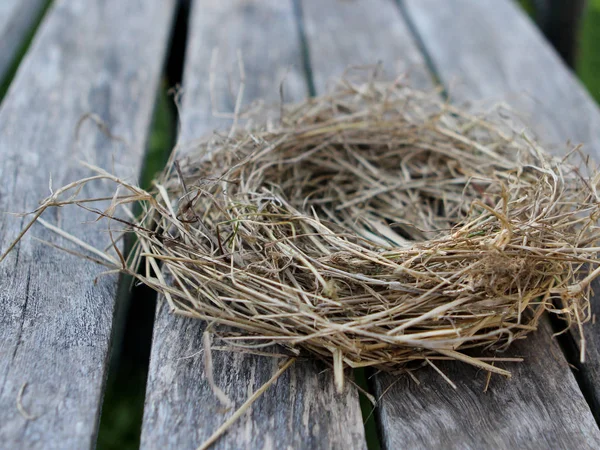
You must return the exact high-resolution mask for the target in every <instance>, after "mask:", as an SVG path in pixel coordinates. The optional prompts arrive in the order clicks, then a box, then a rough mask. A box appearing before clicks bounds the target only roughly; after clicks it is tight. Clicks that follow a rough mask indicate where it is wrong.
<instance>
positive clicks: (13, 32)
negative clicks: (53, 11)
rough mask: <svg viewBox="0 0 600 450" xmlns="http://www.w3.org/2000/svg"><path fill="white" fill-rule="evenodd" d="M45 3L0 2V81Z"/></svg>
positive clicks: (43, 0)
mask: <svg viewBox="0 0 600 450" xmlns="http://www.w3.org/2000/svg"><path fill="white" fill-rule="evenodd" d="M46 1H47V0H2V2H0V81H2V80H3V79H4V76H5V75H6V72H7V70H8V69H9V67H10V65H11V63H12V61H13V59H14V58H15V57H16V55H17V51H18V50H19V48H20V46H21V45H22V43H23V40H24V39H25V37H26V36H27V33H29V31H30V29H31V27H32V26H33V24H34V23H35V20H36V18H37V17H38V15H39V14H40V11H41V9H42V7H43V6H44V4H45V3H46Z"/></svg>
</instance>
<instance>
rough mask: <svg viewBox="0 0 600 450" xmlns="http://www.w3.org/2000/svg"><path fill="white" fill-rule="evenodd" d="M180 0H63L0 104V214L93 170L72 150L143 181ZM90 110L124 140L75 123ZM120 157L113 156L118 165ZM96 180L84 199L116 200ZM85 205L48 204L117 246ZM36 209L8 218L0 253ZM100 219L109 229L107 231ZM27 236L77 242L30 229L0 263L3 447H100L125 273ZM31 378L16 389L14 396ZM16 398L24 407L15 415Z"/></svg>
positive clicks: (53, 214)
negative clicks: (119, 287) (77, 135)
mask: <svg viewBox="0 0 600 450" xmlns="http://www.w3.org/2000/svg"><path fill="white" fill-rule="evenodd" d="M173 10H174V2H173V1H164V0H150V1H148V0H133V1H128V2H122V1H121V0H107V1H103V2H97V1H94V0H70V1H59V2H56V4H55V6H54V7H53V8H52V10H51V11H50V12H49V15H48V17H47V18H46V20H45V21H44V23H43V24H42V27H41V28H40V30H39V33H38V34H37V37H36V38H35V40H34V42H33V44H32V48H31V50H30V51H29V52H28V54H27V56H26V57H25V59H24V61H23V63H22V65H21V67H20V70H19V72H18V74H17V77H16V78H15V80H14V81H13V84H12V87H11V89H10V91H9V93H8V95H7V97H6V98H5V99H4V102H3V103H2V107H1V109H0V155H2V163H1V164H0V210H1V211H3V212H5V211H16V212H23V211H31V210H33V209H34V208H35V207H36V206H37V205H38V201H39V200H40V199H42V198H44V197H46V196H47V195H49V188H48V182H49V177H50V176H51V177H52V181H53V185H54V186H55V187H56V186H62V185H64V184H66V183H68V182H71V181H74V180H76V179H79V178H81V177H83V176H88V175H89V173H90V172H89V170H87V169H84V168H83V167H81V166H80V165H79V164H78V163H77V159H84V160H86V161H88V162H91V163H94V164H97V165H100V166H102V167H105V168H106V169H109V170H113V167H114V170H115V171H116V172H117V173H119V174H122V175H129V176H132V177H137V175H138V171H139V169H140V166H141V161H142V156H143V152H144V149H145V143H146V138H147V133H148V129H149V125H150V121H151V116H152V108H153V103H154V99H155V95H156V90H157V86H158V81H159V77H160V73H161V70H162V63H163V59H164V56H165V52H166V47H167V42H168V34H169V28H170V24H171V17H172V14H173ZM88 112H93V113H95V114H96V115H97V116H98V117H99V118H100V119H102V120H103V121H104V122H105V123H106V124H107V125H108V126H109V127H110V128H111V131H112V133H113V134H115V135H118V136H121V137H122V138H123V139H125V140H126V141H127V143H128V145H127V146H123V145H120V144H119V143H118V142H111V141H110V140H109V139H108V138H107V137H106V136H105V135H104V134H103V133H102V132H101V131H99V130H98V129H97V127H95V126H91V125H90V123H89V121H88V122H86V123H85V124H84V125H83V126H82V127H81V130H80V139H79V145H75V142H74V141H75V139H74V132H75V128H76V125H77V123H78V121H79V119H80V118H81V117H82V115H84V114H85V113H88ZM113 163H114V165H113ZM113 193H114V187H111V186H108V185H106V184H95V185H93V186H90V187H89V188H86V190H85V193H84V194H86V195H93V196H98V195H100V196H102V195H109V196H110V195H112V194H113ZM91 217H92V216H91V215H90V214H87V213H85V214H84V213H83V212H82V210H81V209H79V208H75V207H73V208H62V209H60V210H54V211H48V212H47V213H46V214H44V218H45V219H46V220H47V221H49V222H51V223H55V224H56V223H59V224H60V226H61V227H62V228H64V229H65V230H66V231H67V232H70V233H73V234H74V235H76V236H78V237H79V238H80V239H83V240H84V241H86V242H89V243H90V244H91V245H95V246H98V247H101V248H102V247H104V246H105V245H107V244H108V243H109V242H110V241H109V240H108V237H107V234H106V232H105V231H104V230H102V229H99V228H94V227H93V226H91V225H86V226H82V222H83V221H85V220H89V219H90V218H91ZM27 219H28V218H27V217H26V218H22V219H19V218H15V217H12V216H9V215H7V214H0V248H1V249H2V250H1V251H4V250H6V248H7V246H8V244H9V243H10V242H11V241H12V240H13V239H14V238H15V237H16V236H17V234H18V232H19V231H20V230H21V228H22V227H23V224H24V223H25V222H26V220H27ZM104 228H105V227H104ZM32 235H33V236H35V237H37V238H40V239H44V240H51V241H54V242H57V241H58V242H59V243H60V244H62V245H67V246H68V245H69V244H68V243H65V242H64V241H61V240H60V239H59V238H57V236H56V235H54V234H52V233H50V232H49V231H47V230H46V229H44V228H43V227H41V226H39V225H36V226H34V227H33V228H32V229H31V230H30V234H29V235H28V236H26V237H25V238H24V239H23V240H22V241H21V243H20V244H19V245H18V246H17V247H16V248H15V249H14V251H13V252H12V253H11V254H9V256H8V257H7V259H6V260H4V261H3V263H2V264H0V447H2V448H11V449H14V448H27V449H36V448H44V449H47V448H60V449H81V448H91V447H94V446H95V437H96V432H97V426H98V417H99V412H100V409H101V397H102V393H103V385H104V380H105V376H106V370H107V359H108V352H109V346H110V340H111V329H112V321H113V314H114V309H115V295H116V292H117V282H118V278H117V277H116V276H104V277H100V278H98V279H97V280H96V279H95V278H96V277H98V276H99V274H100V273H101V272H103V271H104V268H103V267H101V266H98V265H96V264H94V263H91V262H88V261H85V260H82V259H80V258H78V257H75V256H71V255H69V254H66V253H64V252H60V251H58V250H54V249H52V248H50V247H48V246H46V245H44V244H41V243H40V242H37V241H36V240H34V239H32ZM25 384H26V388H25V390H24V392H23V393H22V394H23V395H22V396H21V398H19V391H20V390H21V388H22V386H23V385H25ZM18 401H20V404H21V405H22V408H23V409H24V411H25V412H26V413H27V415H30V416H33V417H35V418H30V419H26V418H25V417H24V416H23V415H22V414H20V412H19V410H18V408H17V402H18Z"/></svg>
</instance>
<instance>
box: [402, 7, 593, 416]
mask: <svg viewBox="0 0 600 450" xmlns="http://www.w3.org/2000/svg"><path fill="white" fill-rule="evenodd" d="M439 3H440V2H435V1H433V0H427V1H423V2H421V1H413V0H407V1H405V4H406V9H407V13H408V15H409V16H410V18H411V19H412V20H413V21H414V24H415V26H416V28H417V30H418V32H419V33H420V34H421V36H422V37H423V40H424V41H425V43H426V47H427V50H428V52H429V54H430V56H431V58H432V60H433V62H434V64H435V66H436V67H437V68H438V75H439V76H440V78H441V79H442V80H443V81H444V83H446V84H447V85H452V86H453V88H452V92H451V93H452V96H453V97H454V98H457V99H460V100H463V99H464V100H467V99H475V98H490V99H503V98H506V99H508V101H509V102H510V104H511V105H513V106H514V108H515V109H516V110H517V111H519V113H520V114H522V115H523V116H525V118H526V122H527V123H528V124H530V125H531V126H532V128H533V130H534V131H535V132H536V134H537V135H538V136H539V138H540V140H541V141H543V142H545V143H547V144H549V145H550V146H551V147H553V148H555V149H556V150H557V151H559V152H561V153H562V152H564V151H565V150H566V149H567V148H569V147H570V146H568V145H567V144H566V142H567V140H569V141H570V142H572V143H573V144H578V143H582V144H584V147H583V150H584V151H585V152H586V153H589V154H591V155H592V157H593V158H594V159H596V161H598V160H600V111H599V109H598V106H597V105H596V103H595V102H594V100H593V99H592V98H591V97H590V96H589V94H588V93H587V91H586V90H585V88H584V87H583V86H582V85H581V83H580V82H579V81H578V80H577V79H576V77H575V75H574V74H573V73H572V72H571V71H570V70H568V68H567V67H566V66H565V65H564V64H562V63H561V61H560V58H559V57H558V55H557V54H556V53H555V52H554V50H553V49H552V48H551V47H550V46H548V45H547V43H546V42H545V40H544V38H543V37H542V36H541V34H540V33H539V32H538V30H537V29H536V28H535V27H534V26H533V24H532V23H531V22H530V20H529V19H528V18H527V17H526V16H525V15H524V14H522V13H521V11H520V10H519V9H518V7H517V6H516V5H515V4H514V3H513V2H511V1H507V0H503V1H500V2H496V1H494V0H486V1H481V2H469V1H467V0H452V1H449V2H444V5H443V6H442V5H439ZM433 8H435V9H434V11H433V12H432V9H433ZM465 29H468V30H469V32H470V33H471V34H466V33H465V32H464V30H465ZM595 286H596V292H598V289H597V288H598V283H596V284H595ZM592 313H593V314H595V315H599V314H600V299H599V298H598V296H595V298H594V299H593V301H592ZM584 331H585V337H586V350H587V358H586V362H585V363H584V364H582V365H580V364H578V363H577V366H578V372H577V373H578V375H579V377H580V380H581V382H582V385H583V388H584V390H585V391H586V393H587V394H588V401H589V402H590V403H591V405H592V407H593V412H594V414H595V415H596V418H598V417H600V333H599V332H598V325H597V324H594V323H590V324H588V325H587V326H586V327H585V329H584ZM574 338H575V340H577V333H576V332H575V333H574ZM578 353H579V352H578V350H577V351H575V352H574V354H573V355H570V356H571V357H572V360H573V361H574V362H577V361H578V360H579V354H578Z"/></svg>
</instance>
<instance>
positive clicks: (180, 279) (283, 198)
mask: <svg viewBox="0 0 600 450" xmlns="http://www.w3.org/2000/svg"><path fill="white" fill-rule="evenodd" d="M497 113H498V110H496V111H494V112H492V113H490V114H489V116H486V117H483V116H472V115H470V114H469V113H467V112H464V111H462V110H460V109H457V108H455V107H452V106H450V105H448V104H446V103H444V102H443V101H441V100H440V99H439V96H438V95H437V93H435V92H429V93H428V92H420V91H416V90H413V89H411V88H409V87H407V86H404V85H402V84H399V83H391V84H390V83H385V84H378V83H368V84H363V85H353V84H351V83H350V82H347V81H342V82H340V84H339V86H338V87H337V88H336V90H335V91H333V92H332V93H330V94H328V95H326V96H322V97H318V98H313V99H310V100H307V101H306V102H304V103H302V104H299V105H287V106H284V107H282V110H281V117H280V120H278V121H275V122H273V123H271V124H270V125H252V126H250V127H249V128H244V127H241V126H239V125H238V127H237V128H234V129H232V130H231V132H230V133H229V134H228V135H218V134H215V135H213V136H211V137H210V138H207V139H206V140H205V141H203V142H201V143H199V144H198V145H196V146H194V148H193V149H192V150H191V151H189V152H186V153H185V154H179V153H177V152H175V153H174V154H173V156H172V158H171V160H170V163H169V165H168V167H167V168H166V169H165V171H164V173H163V174H162V176H161V177H160V178H159V179H158V180H156V182H155V188H154V190H153V191H151V192H146V191H143V190H142V189H140V188H139V187H137V186H134V185H132V184H129V183H126V182H125V181H123V180H121V179H118V178H116V177H114V176H112V175H110V174H108V173H106V172H103V171H100V170H99V169H97V170H98V174H97V175H96V176H95V177H94V179H95V178H106V179H109V180H112V181H114V182H115V183H117V184H118V185H119V194H118V196H117V195H115V198H114V200H113V202H112V204H111V206H110V208H108V209H107V210H105V211H103V212H100V211H97V213H98V214H100V215H101V216H102V217H104V218H111V217H113V216H114V215H115V212H116V211H117V210H119V209H120V208H121V206H124V205H127V204H130V203H132V202H135V203H139V204H140V205H141V206H142V210H143V213H142V214H141V215H140V216H139V217H137V218H135V220H134V219H133V218H131V219H128V220H127V221H125V223H126V224H127V227H128V231H129V232H133V233H134V234H135V236H136V237H137V241H136V244H135V246H134V249H133V251H132V252H131V253H130V255H129V256H128V257H127V258H125V257H124V256H122V255H121V254H120V253H119V252H118V250H117V249H116V247H115V248H113V249H112V250H111V251H109V252H107V253H104V252H99V251H97V250H94V249H89V248H88V250H89V251H90V252H92V253H95V254H96V256H93V255H92V253H90V255H91V256H90V257H94V258H98V261H99V262H102V263H103V264H106V265H108V266H109V267H112V268H115V269H117V270H122V271H125V272H128V273H131V274H133V275H134V276H136V277H137V278H138V279H139V280H140V281H141V282H143V283H145V284H147V285H149V286H151V287H152V288H153V289H155V290H157V291H158V292H160V293H161V294H163V295H164V297H165V298H166V300H167V301H168V303H169V304H170V306H171V308H172V310H173V311H174V312H177V313H180V314H183V315H186V316H189V317H195V318H198V319H202V320H205V321H207V322H209V323H211V324H216V325H223V326H225V327H224V328H223V329H222V330H223V331H222V334H223V335H224V337H225V338H226V339H228V340H230V342H232V343H235V344H236V345H244V346H248V347H252V348H258V347H261V346H263V345H264V346H266V345H270V344H273V343H278V344H282V345H284V346H285V347H287V348H288V349H290V350H291V351H292V352H293V353H298V351H299V350H303V351H307V352H309V353H310V354H313V355H316V356H318V357H320V358H325V359H327V360H330V361H332V363H333V366H334V368H335V373H336V380H337V383H338V387H340V386H341V383H342V381H343V377H342V371H343V368H344V367H346V366H350V367H365V366H372V367H376V368H379V369H383V370H394V369H398V368H403V367H407V365H408V366H410V364H411V363H414V362H415V361H416V362H423V361H426V360H428V359H435V358H438V357H443V358H452V359H456V360H460V361H463V362H466V363H469V364H473V365H476V366H479V367H481V368H484V369H486V370H489V371H492V372H495V373H500V374H503V375H508V374H509V373H508V372H507V371H506V370H504V369H501V368H498V367H496V366H494V365H492V364H490V363H488V362H486V361H487V360H486V358H483V357H480V355H483V354H484V353H483V350H486V349H487V350H498V349H500V350H502V349H504V348H506V347H507V346H508V345H509V344H510V343H511V342H513V341H514V340H516V339H520V338H522V337H523V336H525V335H526V334H527V333H529V332H531V331H533V330H535V329H536V327H537V324H538V321H539V320H540V317H541V315H542V314H543V313H544V311H551V312H552V313H554V314H557V315H559V316H560V317H561V318H563V319H564V320H565V327H570V326H576V327H579V329H580V330H581V326H582V324H583V323H584V322H585V321H587V320H588V319H589V314H590V313H589V299H590V296H591V289H590V283H591V281H592V280H593V279H594V278H595V277H596V276H597V275H598V274H599V272H600V269H599V268H598V261H597V252H598V250H600V248H598V247H597V245H598V243H597V241H598V238H599V237H600V234H599V233H598V228H597V219H598V215H599V197H598V193H597V186H598V181H599V176H598V172H597V171H596V170H594V169H590V168H589V167H583V166H586V160H585V158H580V157H579V156H580V155H579V151H578V149H574V150H573V151H572V152H571V153H570V154H569V155H567V156H565V157H563V158H557V157H553V156H551V155H550V154H548V153H547V152H545V151H544V150H543V149H542V148H540V146H539V145H538V144H536V143H535V142H533V141H532V140H531V139H530V138H528V137H527V135H526V133H524V132H522V130H514V129H513V127H512V126H511V123H510V122H509V121H507V120H504V119H501V115H500V114H497ZM253 117H254V119H256V114H254V116H253ZM253 123H255V124H256V123H257V122H256V120H254V122H253ZM575 159H578V160H581V161H582V163H581V164H580V165H582V168H579V167H576V165H574V164H573V163H571V162H569V161H571V160H575ZM590 174H591V175H590ZM86 181H89V180H83V181H82V183H85V182H86ZM79 186H80V185H79V184H73V185H71V186H68V187H66V188H65V189H63V190H60V191H57V192H55V194H54V195H53V196H52V197H51V198H50V199H48V200H47V201H46V202H45V203H44V204H43V206H42V207H41V209H40V210H42V209H45V208H46V207H48V206H53V205H57V204H60V202H61V200H60V198H62V197H64V195H65V193H66V192H68V191H72V190H73V189H78V187H79ZM124 192H125V194H124ZM67 201H68V202H75V201H76V200H74V199H73V198H69V199H68V200H67ZM63 203H64V201H63ZM81 205H82V206H85V207H89V206H86V205H89V203H85V204H83V203H82V204H81ZM39 214H41V212H40V213H39ZM120 223H123V221H122V219H121V222H120ZM140 265H141V266H142V269H143V270H141V272H138V267H139V266H140ZM475 347H477V348H479V349H478V350H477V349H476V350H475V351H469V352H467V353H468V355H467V353H464V350H467V349H473V348H475ZM488 356H489V355H488ZM500 359H501V358H500Z"/></svg>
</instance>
